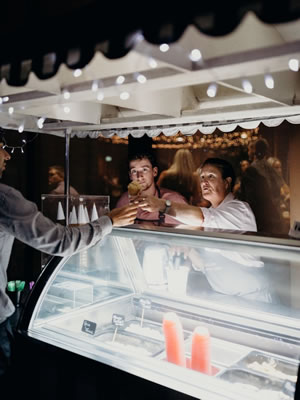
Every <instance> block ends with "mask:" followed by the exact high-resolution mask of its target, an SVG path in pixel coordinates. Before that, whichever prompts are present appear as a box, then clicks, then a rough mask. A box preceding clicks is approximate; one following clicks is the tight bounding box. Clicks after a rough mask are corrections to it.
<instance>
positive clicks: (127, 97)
mask: <svg viewBox="0 0 300 400" xmlns="http://www.w3.org/2000/svg"><path fill="white" fill-rule="evenodd" d="M129 97H130V94H129V93H128V92H122V93H121V94H120V99H121V100H128V99H129Z"/></svg>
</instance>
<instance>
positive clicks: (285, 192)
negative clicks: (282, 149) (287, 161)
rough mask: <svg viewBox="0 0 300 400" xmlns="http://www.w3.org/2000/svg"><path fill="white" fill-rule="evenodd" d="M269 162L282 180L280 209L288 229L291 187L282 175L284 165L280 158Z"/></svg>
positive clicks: (271, 159)
mask: <svg viewBox="0 0 300 400" xmlns="http://www.w3.org/2000/svg"><path fill="white" fill-rule="evenodd" d="M268 162H269V163H270V165H271V166H272V167H273V168H274V170H275V171H276V172H277V174H278V175H279V177H280V179H281V187H280V198H281V201H280V208H281V213H282V217H283V219H284V221H286V224H287V229H288V228H289V224H290V188H289V185H288V184H287V183H286V181H285V180H284V178H283V174H282V164H281V161H280V160H279V158H276V157H269V158H268Z"/></svg>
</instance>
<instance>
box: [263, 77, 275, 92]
mask: <svg viewBox="0 0 300 400" xmlns="http://www.w3.org/2000/svg"><path fill="white" fill-rule="evenodd" d="M265 85H266V86H267V88H268V89H274V79H273V77H272V75H270V74H266V75H265Z"/></svg>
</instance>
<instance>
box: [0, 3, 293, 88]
mask: <svg viewBox="0 0 300 400" xmlns="http://www.w3.org/2000/svg"><path fill="white" fill-rule="evenodd" d="M248 11H253V12H254V13H255V14H256V16H257V17H258V18H259V19H260V20H261V21H263V22H265V23H271V24H275V23H283V22H289V21H292V20H295V19H298V18H299V17H300V0H277V1H276V2H275V1H273V0H267V1H265V0H256V1H251V0H244V1H242V0H227V1H213V0H210V1H205V2H204V1H198V2H196V1H195V2H194V4H193V5H189V4H188V3H186V2H181V3H180V4H178V5H175V2H174V3H173V2H172V3H171V2H169V1H161V4H160V5H154V3H152V2H148V3H140V5H136V4H133V3H129V2H122V3H119V2H112V1H109V0H108V1H106V2H105V3H104V2H100V1H97V0H76V1H74V0H73V1H70V0H52V1H50V0H31V1H28V0H6V1H2V2H1V30H2V34H3V36H2V40H1V44H0V66H1V71H0V79H2V78H6V80H7V82H8V83H9V84H10V85H16V86H21V85H24V84H25V83H26V81H27V79H28V75H29V73H30V71H34V73H35V74H36V75H37V77H38V78H40V79H47V78H50V77H51V76H54V75H55V74H56V72H57V70H58V68H59V66H60V64H62V63H65V64H66V65H68V66H69V67H70V68H73V69H76V68H83V67H84V66H85V65H87V64H88V63H89V61H90V60H91V59H92V57H93V55H94V53H95V51H97V50H100V51H101V52H102V53H103V54H104V55H105V56H106V57H108V58H120V57H123V56H124V55H126V54H127V53H128V52H129V51H130V49H131V48H132V46H133V45H134V40H131V39H132V38H134V35H135V34H136V33H141V34H142V35H143V36H144V38H145V39H146V40H147V41H148V42H150V43H153V44H161V43H173V42H175V41H176V40H178V39H179V38H180V37H181V35H182V33H183V32H184V30H185V29H186V27H187V26H189V25H194V26H195V27H197V29H199V31H201V32H202V33H204V34H207V35H211V36H221V35H226V34H228V33H230V32H232V31H233V30H234V29H235V28H236V27H237V26H238V25H239V24H240V22H241V20H242V19H243V17H244V16H245V14H246V13H247V12H248ZM47 60H48V61H47ZM49 60H50V62H49Z"/></svg>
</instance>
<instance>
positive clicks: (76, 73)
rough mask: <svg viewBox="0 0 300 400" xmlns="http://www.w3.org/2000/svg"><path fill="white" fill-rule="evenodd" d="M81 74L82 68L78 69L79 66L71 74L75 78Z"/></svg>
mask: <svg viewBox="0 0 300 400" xmlns="http://www.w3.org/2000/svg"><path fill="white" fill-rule="evenodd" d="M81 75H82V70H81V69H79V68H77V69H75V71H74V72H73V76H74V77H75V78H78V77H79V76H81Z"/></svg>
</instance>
